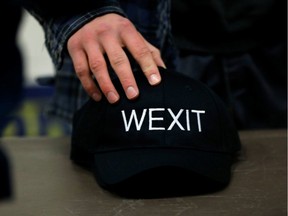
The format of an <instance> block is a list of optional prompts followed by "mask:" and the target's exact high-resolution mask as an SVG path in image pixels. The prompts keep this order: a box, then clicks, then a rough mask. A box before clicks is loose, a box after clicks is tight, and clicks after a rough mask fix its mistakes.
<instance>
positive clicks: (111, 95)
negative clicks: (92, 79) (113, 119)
mask: <svg viewBox="0 0 288 216" xmlns="http://www.w3.org/2000/svg"><path fill="white" fill-rule="evenodd" d="M118 99H119V96H118V95H117V94H115V93H114V92H109V93H108V94H107V100H108V101H109V103H115V102H117V101H118Z"/></svg>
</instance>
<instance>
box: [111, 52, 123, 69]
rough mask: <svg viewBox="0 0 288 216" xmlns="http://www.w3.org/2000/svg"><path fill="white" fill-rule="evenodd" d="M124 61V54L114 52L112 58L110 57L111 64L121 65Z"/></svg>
mask: <svg viewBox="0 0 288 216" xmlns="http://www.w3.org/2000/svg"><path fill="white" fill-rule="evenodd" d="M125 62H126V58H125V56H124V55H121V54H114V55H113V58H112V59H111V64H112V65H113V66H115V67H118V66H120V65H123V64H124V63H125Z"/></svg>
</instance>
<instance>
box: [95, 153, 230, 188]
mask: <svg viewBox="0 0 288 216" xmlns="http://www.w3.org/2000/svg"><path fill="white" fill-rule="evenodd" d="M111 158H113V160H111ZM232 160H233V159H232V156H231V154H226V153H220V152H219V153H215V152H205V151H197V150H191V149H175V148H171V149H169V148H167V149H157V148H153V149H143V148H141V149H126V150H122V151H111V152H98V153H96V154H95V156H94V161H95V164H94V165H95V167H94V173H95V176H96V179H97V181H98V183H99V184H100V185H101V186H102V187H104V188H108V189H109V187H110V186H112V185H115V184H119V183H121V182H122V181H126V180H127V179H129V178H133V176H136V175H140V174H141V173H145V172H147V171H148V170H152V169H155V168H161V167H175V168H178V169H183V170H187V171H188V172H191V173H196V174H197V175H200V176H203V177H205V178H208V179H210V180H211V181H214V182H218V183H219V184H222V185H227V184H228V183H229V181H230V176H231V163H232ZM207 173H209V176H207ZM171 175H172V173H171ZM171 177H172V176H171ZM191 184H193V182H191ZM199 186H200V185H199ZM200 187H207V185H201V186H200Z"/></svg>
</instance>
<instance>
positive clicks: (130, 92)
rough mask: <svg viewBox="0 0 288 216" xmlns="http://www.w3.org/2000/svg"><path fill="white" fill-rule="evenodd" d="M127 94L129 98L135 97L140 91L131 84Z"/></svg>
mask: <svg viewBox="0 0 288 216" xmlns="http://www.w3.org/2000/svg"><path fill="white" fill-rule="evenodd" d="M126 95H127V97H128V98H129V99H133V98H135V97H136V96H137V95H138V91H137V90H136V89H135V88H134V87H132V86H129V87H128V88H127V89H126Z"/></svg>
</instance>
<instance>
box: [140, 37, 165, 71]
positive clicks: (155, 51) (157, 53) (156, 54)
mask: <svg viewBox="0 0 288 216" xmlns="http://www.w3.org/2000/svg"><path fill="white" fill-rule="evenodd" d="M145 42H146V44H147V46H148V47H149V50H150V52H151V54H152V56H153V58H154V61H155V63H156V65H158V66H159V67H163V68H165V69H166V65H165V63H164V61H163V59H162V57H161V53H160V50H159V49H157V48H156V47H154V46H153V45H152V44H150V43H149V42H147V41H145Z"/></svg>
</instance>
